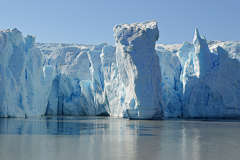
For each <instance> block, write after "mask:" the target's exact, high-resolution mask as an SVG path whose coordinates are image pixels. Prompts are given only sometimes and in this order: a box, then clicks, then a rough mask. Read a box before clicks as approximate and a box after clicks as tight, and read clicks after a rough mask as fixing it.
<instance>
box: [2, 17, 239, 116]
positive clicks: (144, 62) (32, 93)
mask: <svg viewBox="0 0 240 160" xmlns="http://www.w3.org/2000/svg"><path fill="white" fill-rule="evenodd" d="M158 37H159V31H158V28H157V23H156V22H155V21H146V22H142V23H133V24H119V25H116V26H115V27H114V38H115V41H116V44H115V46H111V45H107V43H101V44H98V45H79V44H65V43H60V44H57V43H35V37H34V36H29V35H28V36H26V37H23V36H22V33H21V32H20V31H18V30H17V29H12V30H0V53H1V54H0V117H32V116H41V115H110V116H114V117H129V118H130V119H155V118H162V117H165V118H168V117H181V118H239V117H240V116H239V115H240V102H239V99H240V83H239V82H240V73H239V72H240V71H239V68H240V42H233V41H226V42H222V41H207V40H206V38H205V37H203V36H200V34H199V32H198V30H197V29H196V30H195V35H194V38H193V42H187V41H185V42H183V44H175V45H164V44H157V45H155V43H156V41H157V40H158Z"/></svg>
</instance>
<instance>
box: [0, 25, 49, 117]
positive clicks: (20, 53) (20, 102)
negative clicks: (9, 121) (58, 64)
mask: <svg viewBox="0 0 240 160" xmlns="http://www.w3.org/2000/svg"><path fill="white" fill-rule="evenodd" d="M0 50H1V55H0V117H26V116H40V115H44V114H45V111H46V100H47V98H48V97H46V96H45V92H46V91H45V87H44V86H45V83H46V81H45V76H44V73H43V67H42V55H41V52H40V51H39V49H38V48H37V47H36V46H35V36H29V35H28V36H26V37H25V38H23V37H22V33H21V32H20V31H19V30H17V29H16V28H14V29H12V30H0Z"/></svg>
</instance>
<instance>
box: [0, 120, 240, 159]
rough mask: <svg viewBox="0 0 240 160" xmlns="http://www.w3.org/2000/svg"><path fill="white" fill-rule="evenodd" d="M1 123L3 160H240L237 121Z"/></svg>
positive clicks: (28, 121) (239, 128) (44, 121)
mask: <svg viewBox="0 0 240 160" xmlns="http://www.w3.org/2000/svg"><path fill="white" fill-rule="evenodd" d="M51 117H52V119H48V118H47V117H40V118H27V119H24V118H9V119H7V118H0V160H14V159H18V160H19V159H20V160H21V159H22V160H28V159H29V160H35V159H36V160H38V159H42V160H48V159H49V160H54V159H56V160H59V159H66V160H69V159H81V160H82V159H83V160H84V159H87V160H89V159H110V160H112V159H131V160H134V159H136V160H141V159H142V160H146V159H154V160H155V159H161V160H165V159H166V160H171V159H187V160H191V159H194V160H198V159H204V160H206V159H210V160H212V159H217V160H220V159H228V160H230V159H231V160H233V159H236V160H239V159H240V122H239V121H200V120H199V121H194V120H181V119H174V120H164V121H144V120H128V119H117V118H110V117H67V116H56V117H54V116H51Z"/></svg>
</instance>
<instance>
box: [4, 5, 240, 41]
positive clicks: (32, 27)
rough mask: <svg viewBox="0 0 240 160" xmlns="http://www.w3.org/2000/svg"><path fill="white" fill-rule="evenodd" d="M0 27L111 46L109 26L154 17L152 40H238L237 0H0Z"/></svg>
mask: <svg viewBox="0 0 240 160" xmlns="http://www.w3.org/2000/svg"><path fill="white" fill-rule="evenodd" d="M0 6H1V8H0V15H1V19H0V29H7V28H9V29H12V28H18V29H19V30H20V31H22V32H23V35H24V36H25V35H27V34H29V35H35V36H36V40H37V42H43V43H61V42H64V43H78V44H99V43H102V42H107V43H108V44H111V45H114V44H115V41H114V38H113V27H114V26H115V25H116V24H121V23H139V22H143V21H147V20H152V19H155V20H156V21H157V22H158V28H159V31H160V38H159V40H158V41H157V44H175V43H183V41H190V42H191V41H192V39H193V36H194V30H195V28H198V29H199V32H200V34H201V35H204V36H205V37H206V39H207V40H221V41H229V40H233V41H240V9H239V8H240V1H239V0H146V1H144V0H134V1H131V0H119V1H116V0H85V1H83V0H0Z"/></svg>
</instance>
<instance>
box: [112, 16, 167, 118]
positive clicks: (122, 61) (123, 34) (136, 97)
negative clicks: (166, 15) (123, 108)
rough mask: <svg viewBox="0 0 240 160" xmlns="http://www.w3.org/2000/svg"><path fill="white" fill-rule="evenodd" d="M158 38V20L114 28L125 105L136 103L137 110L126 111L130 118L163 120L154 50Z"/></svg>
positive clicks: (157, 62)
mask: <svg viewBox="0 0 240 160" xmlns="http://www.w3.org/2000/svg"><path fill="white" fill-rule="evenodd" d="M158 37H159V31H158V28H157V22H156V21H155V20H152V21H146V22H142V23H133V24H130V25H129V24H120V25H116V26H115V27H114V38H115V41H116V60H117V66H118V71H119V75H120V81H122V82H123V84H124V92H125V93H126V97H125V104H127V105H128V106H127V107H128V108H129V104H130V102H132V101H135V107H134V109H128V110H127V111H128V116H129V118H130V119H152V118H161V117H163V110H164V102H163V98H162V90H161V79H162V78H161V70H160V65H159V59H158V56H157V54H156V50H155V42H156V41H157V40H158ZM131 104H132V103H131ZM131 108H132V107H131ZM131 113H133V114H132V115H131ZM136 113H137V114H136Z"/></svg>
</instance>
